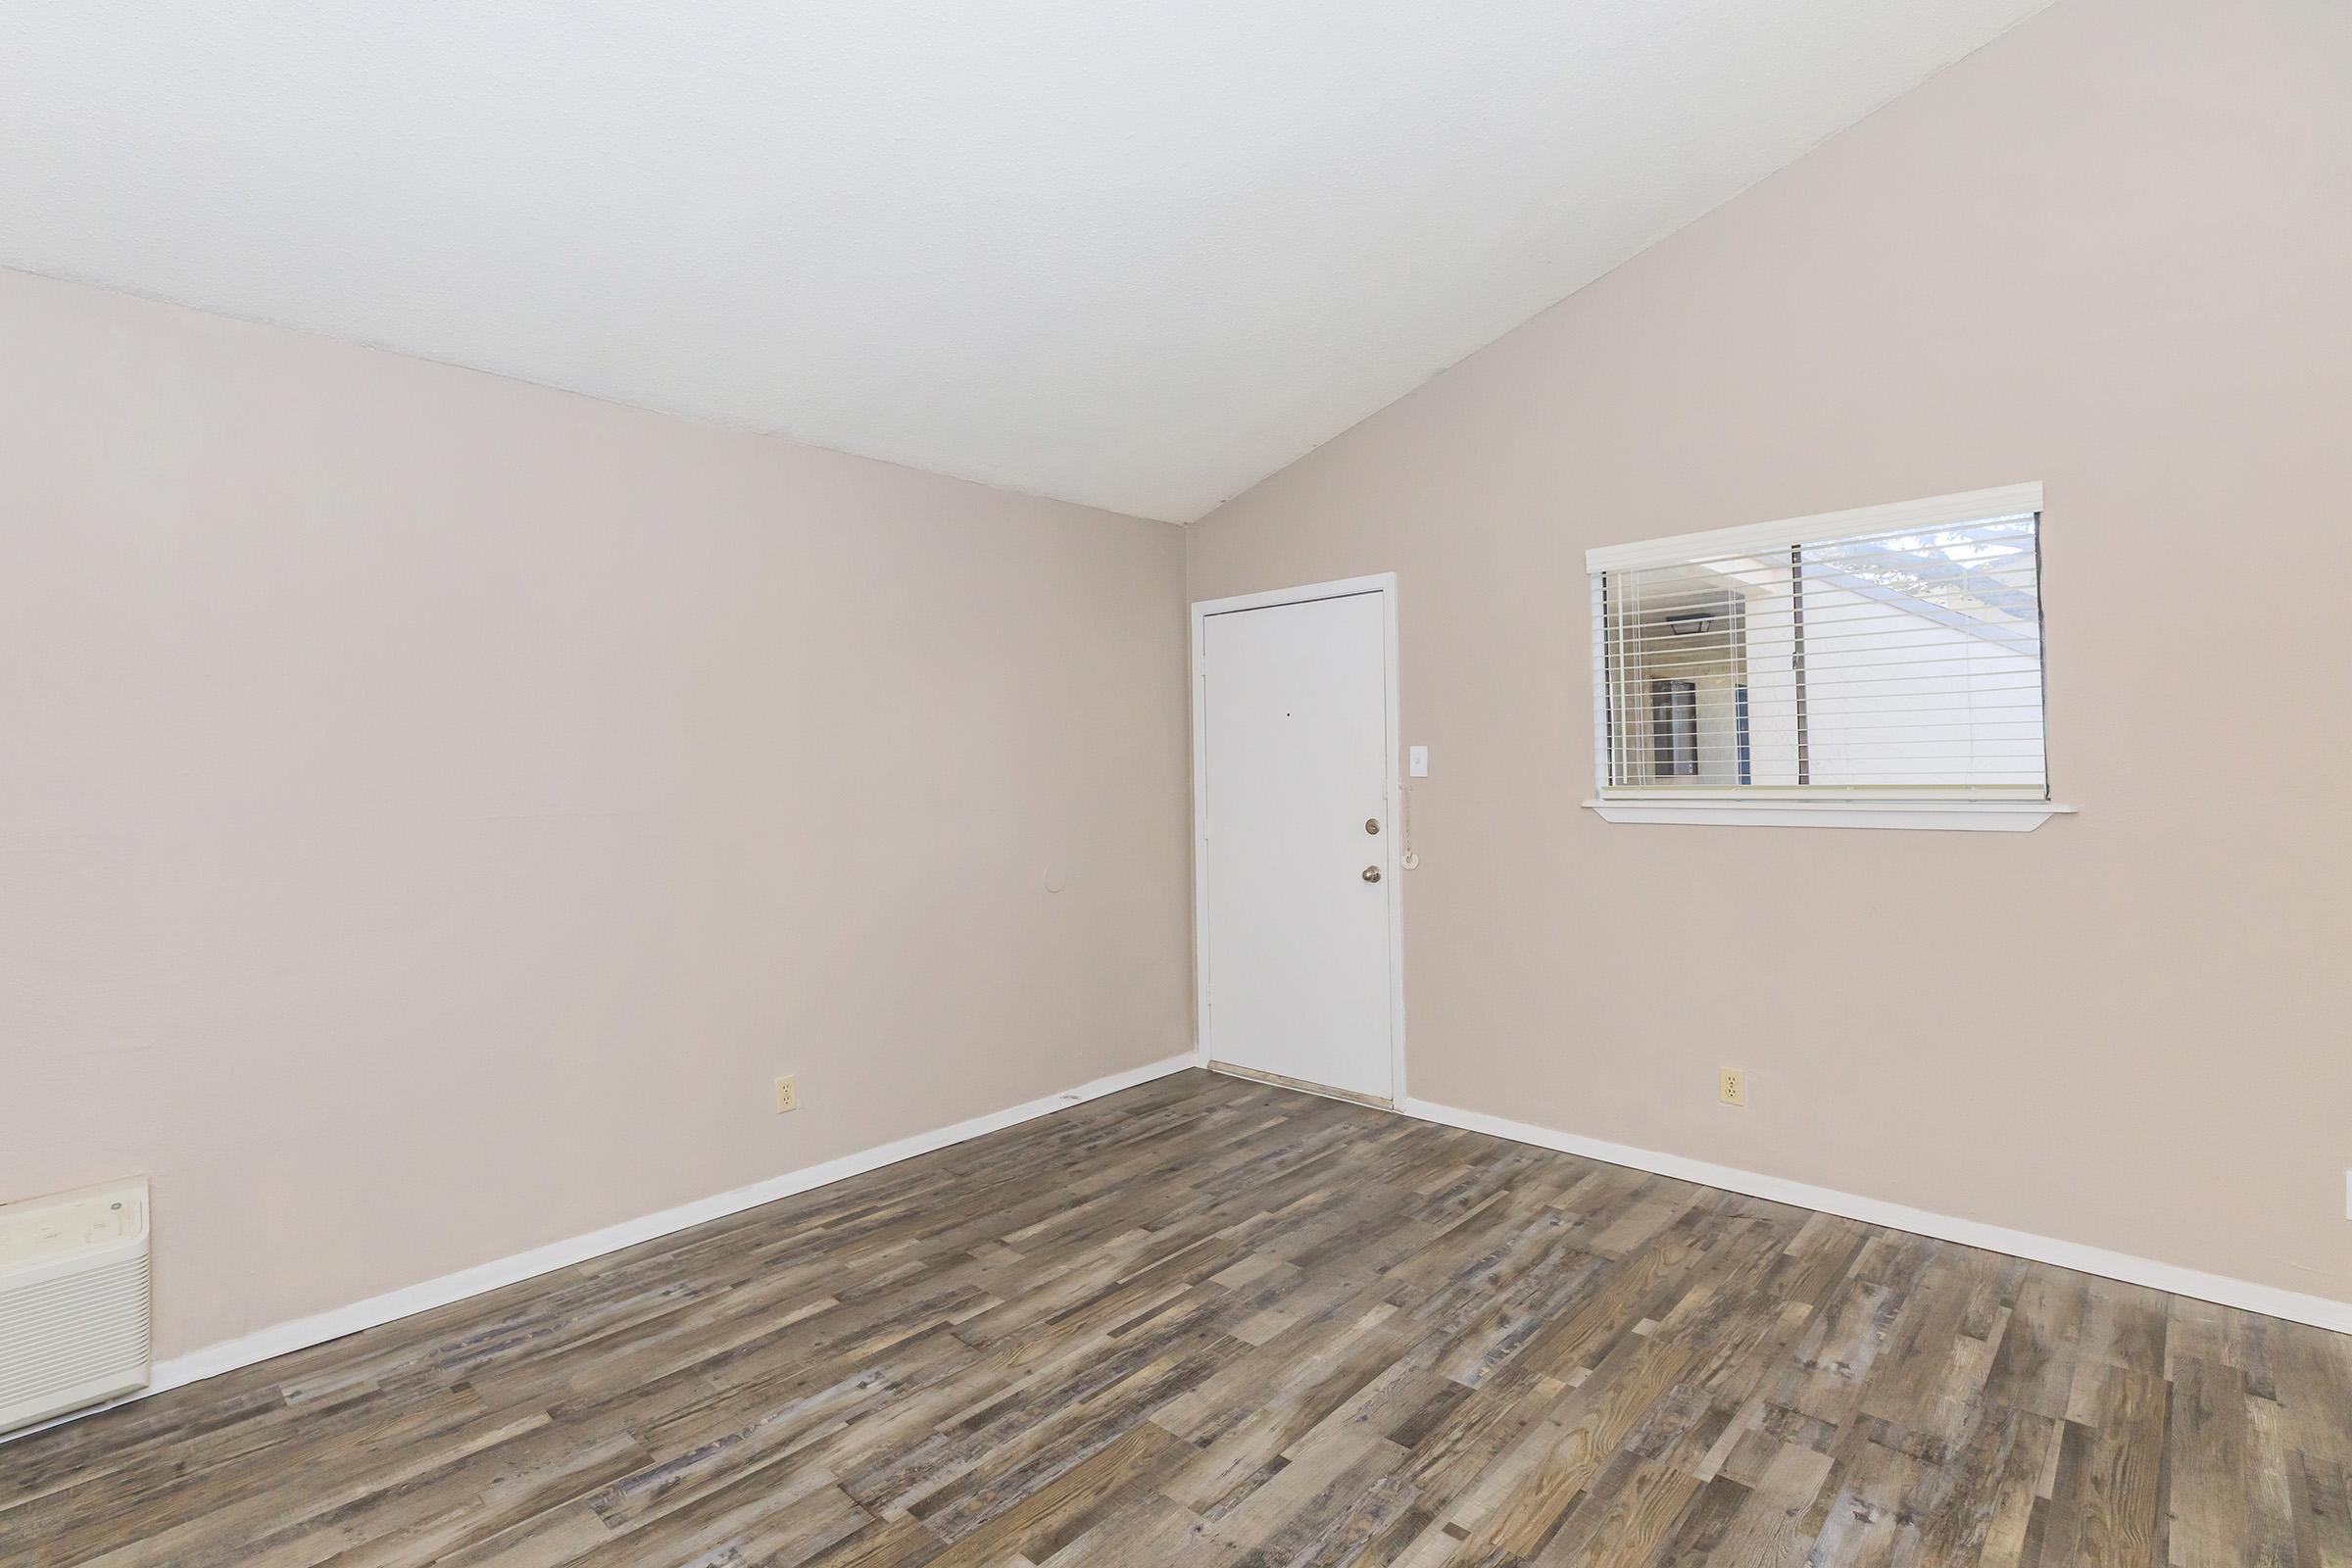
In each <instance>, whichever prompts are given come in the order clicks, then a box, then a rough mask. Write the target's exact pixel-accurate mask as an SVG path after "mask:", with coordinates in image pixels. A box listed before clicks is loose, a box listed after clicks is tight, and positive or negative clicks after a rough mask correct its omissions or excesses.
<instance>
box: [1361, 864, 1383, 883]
mask: <svg viewBox="0 0 2352 1568" xmlns="http://www.w3.org/2000/svg"><path fill="white" fill-rule="evenodd" d="M1364 880H1365V881H1367V882H1377V881H1379V880H1380V867H1379V866H1377V865H1367V866H1365V867H1364Z"/></svg>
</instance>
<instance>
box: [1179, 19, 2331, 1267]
mask: <svg viewBox="0 0 2352 1568" xmlns="http://www.w3.org/2000/svg"><path fill="white" fill-rule="evenodd" d="M2347 61H2352V7H2347V6H2344V5H2342V4H2340V3H2339V0H2272V3H2265V4H2259V5H2227V4H2222V3H2220V0H2201V3H2198V0H2060V3H2059V4H2058V5H2057V6H2056V7H2054V8H2053V9H2052V10H2050V11H2048V12H2046V13H2044V14H2042V15H2041V16H2040V17H2039V18H2037V19H2036V20H2034V21H2032V22H2029V23H2027V24H2026V25H2024V26H2022V27H2020V28H2019V29H2017V30H2016V31H2015V32H2013V33H2011V34H2010V35H2008V36H2007V37H2005V38H2003V39H2002V40H2000V41H1998V42H1996V43H1994V44H1993V45H1991V46H1990V47H1988V48H1986V49H1985V50H1984V51H1983V52H1981V53H1980V54H1978V55H1976V56H1973V57H1971V58H1970V59H1968V60H1966V61H1964V62H1962V63H1961V64H1960V65H1959V66H1957V67H1956V68H1954V69H1953V70H1952V71H1950V72H1948V73H1945V74H1944V75H1942V76H1940V77H1938V78H1937V79H1936V80H1934V81H1932V82H1930V83H1929V84H1928V85H1927V86H1925V87H1924V88H1922V89H1920V90H1919V91H1917V92H1915V93H1913V94H1911V95H1910V96H1908V97H1906V98H1904V99H1902V100H1900V101H1899V102H1897V103H1896V104H1894V105H1893V106H1891V107H1890V108H1888V109H1887V110H1886V111H1884V112H1882V113H1881V114H1879V115H1877V116H1876V117H1874V118H1872V119H1871V120H1869V121H1867V122H1865V123H1863V124H1862V125H1860V126H1858V127H1857V128H1855V129H1854V130H1852V131H1850V132H1848V133H1846V134H1845V135H1843V136H1840V137H1838V138H1837V139H1836V140H1834V141H1832V142H1830V143H1829V144H1827V145H1826V146H1824V147H1823V148H1821V149H1819V150H1818V151H1816V152H1815V153H1813V154H1812V155H1811V156H1810V157H1808V158H1806V159H1805V160H1803V161H1802V162H1800V163H1799V164H1797V165H1796V166H1794V167H1793V168H1791V169H1789V170H1788V171H1787V172H1783V173H1781V174H1779V175H1777V176H1775V177H1774V178H1772V179H1770V180H1768V181H1766V182H1765V183H1764V184H1762V185H1760V186H1758V187H1757V188H1756V189H1754V190H1752V191H1750V192H1749V193H1747V194H1746V195H1745V196H1742V197H1741V198H1740V199H1739V200H1737V201H1735V202H1733V203H1731V204H1730V205H1729V206H1727V207H1725V208H1723V209H1721V210H1719V211H1717V212H1716V213H1715V214H1713V215H1711V216H1710V217H1708V218H1706V219H1705V220H1703V221H1700V222H1698V223H1696V224H1694V225H1692V226H1691V227H1690V228H1688V229H1686V230H1684V231H1682V232H1681V233H1679V234H1677V235H1675V236H1674V237H1672V238H1671V239H1669V240H1667V241H1666V242H1664V243H1662V244H1660V245H1658V246H1657V247H1656V248H1654V249H1653V250H1651V251H1650V252H1648V253H1647V254H1645V255H1643V256H1642V257H1641V258H1639V259H1638V260H1636V261H1635V262H1633V263H1631V264H1629V265H1628V266H1626V267H1625V268H1623V269H1621V270H1619V271H1617V272H1616V273H1614V274H1612V275H1611V276H1609V277H1607V278H1604V279H1603V280H1602V281H1600V282H1599V283H1597V284H1595V285H1593V287H1592V288H1590V289H1587V290H1586V291H1584V292H1583V293H1581V294H1579V295H1578V296H1576V297H1575V298H1573V299H1571V300H1570V301H1568V302H1567V303H1565V304H1564V305H1562V306H1560V307H1558V308H1556V309H1554V310H1552V311H1551V312H1549V313H1547V314H1546V315H1544V316H1543V317H1541V318H1539V319H1537V320H1536V321H1534V322H1533V323H1531V324H1530V325H1528V326H1526V327H1524V328H1522V329H1521V330H1519V331H1518V332H1515V333H1513V334H1512V335H1511V336H1509V337H1507V338H1504V339H1503V340H1502V341H1500V342H1499V343H1496V344H1495V345H1494V346H1492V347H1490V348H1489V349H1487V350H1485V351H1484V352H1483V353H1481V354H1479V355H1477V356H1475V357H1474V358H1472V359H1471V360H1469V361H1468V362H1466V363H1465V364H1463V365H1461V366H1459V367H1457V368H1454V369H1453V370H1451V371H1449V372H1448V373H1446V375H1444V376H1442V377H1440V378H1439V379H1438V380H1436V381H1435V382H1433V383H1431V384H1430V385H1428V386H1427V387H1425V388H1423V389H1422V390H1420V391H1419V392H1416V393H1415V394H1413V395H1412V396H1410V397H1408V398H1406V399H1404V400H1403V401H1402V402H1400V403H1398V404H1397V405H1395V406H1394V407H1392V408H1390V409H1388V410H1387V411H1386V412H1384V413H1382V414H1380V415H1378V416H1375V417H1373V418H1371V419H1369V420H1367V421H1366V422H1365V423H1363V424H1362V425H1359V426H1358V427H1356V428H1355V429H1353V430H1351V431H1349V432H1348V434H1346V435H1344V436H1342V437H1340V438H1339V439H1337V440H1335V441H1333V442H1331V443H1330V444H1329V445H1328V446H1326V447H1324V448H1323V449H1322V450H1320V451H1319V452H1317V453H1315V454H1314V455H1312V456H1311V457H1309V458H1307V459H1306V460H1304V461H1302V462H1300V463H1299V464H1298V465H1297V466H1293V467H1292V468H1290V469H1288V470H1286V471H1284V472H1283V473H1281V474H1279V475H1277V476H1275V477H1274V478H1272V479H1270V480H1268V481H1266V482H1265V483H1264V484H1262V485H1261V486H1259V487H1258V488H1256V489H1255V490H1253V491H1251V492H1250V493H1249V494H1248V495H1246V496H1244V497H1242V498H1241V499H1239V500H1237V501H1235V502H1233V503H1232V504H1230V505H1228V506H1227V507H1225V508H1223V509H1222V510H1220V511H1219V512H1217V513H1215V514H1214V515H1211V516H1210V517H1209V518H1208V519H1207V520H1206V521H1205V522H1202V523H1201V524H1198V525H1196V526H1195V527H1194V528H1193V529H1192V530H1191V531H1190V539H1189V543H1190V555H1191V588H1192V593H1193V596H1194V597H1195V598H1208V597H1211V596H1216V595H1225V594H1235V593H1243V592H1249V591H1252V590H1257V589H1264V588H1272V587H1277V586H1281V585H1284V584H1289V583H1297V582H1306V581H1313V580H1318V579H1325V578H1332V577H1339V576H1345V575H1349V574H1353V573H1359V572H1369V571H1380V570H1391V569H1393V570H1395V571H1397V573H1398V574H1399V577H1400V593H1399V609H1400V614H1401V635H1402V662H1403V682H1404V689H1403V712H1404V723H1405V730H1406V734H1405V737H1404V739H1405V740H1407V741H1408V742H1412V743H1417V744H1425V745H1428V746H1429V747H1430V748H1431V750H1432V769H1431V776H1430V777H1429V778H1428V779H1427V780H1426V781H1423V783H1422V784H1421V786H1420V787H1419V788H1418V789H1417V791H1416V793H1415V795H1414V802H1413V821H1414V826H1415V828H1416V844H1417V848H1418V849H1419V850H1420V852H1421V854H1422V856H1423V863H1422V865H1421V868H1420V869H1418V870H1416V871H1414V872H1412V873H1410V874H1409V876H1408V879H1407V882H1406V890H1405V907H1406V942H1405V995H1406V1012H1407V1017H1408V1024H1409V1033H1410V1039H1409V1062H1410V1067H1409V1071H1410V1083H1411V1091H1412V1093H1413V1094H1415V1095H1417V1096H1419V1097H1422V1098H1425V1099H1429V1100H1434V1101H1438V1102H1441V1103H1449V1104H1453V1105H1457V1106H1463V1107H1468V1108H1471V1109H1476V1110H1483V1111H1488V1112H1493V1113H1495V1114H1500V1115H1505V1116H1510V1117H1513V1118H1516V1119H1519V1120H1523V1121H1530V1122H1536V1123H1539V1124H1544V1125H1548V1126H1551V1127H1555V1128H1560V1129H1565V1130H1569V1131H1573V1132H1578V1133H1583V1134H1587V1135H1591V1136H1594V1137H1598V1138H1603V1139H1609V1140H1613V1141H1616V1142H1620V1143H1626V1144H1632V1145H1636V1146H1642V1147H1646V1148H1649V1149H1653V1150H1661V1151H1667V1152H1676V1153H1681V1154H1685V1155H1690V1156H1694V1157H1698V1158H1703V1159H1707V1160H1711V1161H1715V1162H1719V1163H1722V1164H1727V1165H1733V1166H1738V1167H1742V1168H1746V1169H1750V1170H1755V1171H1760V1172H1767V1173H1771V1174H1774V1175H1779V1176H1783V1177H1788V1178H1791V1179H1795V1180H1800V1181H1805V1182H1810V1183H1815V1184H1818V1185H1823V1186H1828V1187H1833V1188H1838V1189H1842V1190H1845V1191H1848V1192H1853V1193H1859V1194H1864V1195H1868V1196H1872V1197H1877V1198H1882V1199H1887V1200H1892V1201H1899V1202H1903V1203H1908V1204H1911V1205H1914V1206H1917V1207H1921V1208H1926V1209H1930V1210H1936V1211H1940V1212H1943V1213H1948V1214H1953V1215H1959V1216H1964V1217H1970V1218H1976V1219H1981V1220H1987V1221H1993V1222H1997V1223H2001V1224H2005V1225H2009V1226H2013V1227H2017V1228H2020V1229H2024V1230H2028V1231H2032V1232H2036V1233H2040V1234H2045V1235H2048V1236H2053V1237H2059V1238H2064V1239H2067V1240H2072V1241H2078V1242H2085V1243H2091V1244H2096V1245H2100V1246H2104V1247H2108V1248H2112V1249H2116V1250H2123V1251H2126V1252H2131V1253H2136V1254H2139V1255H2141V1256H2145V1257H2150V1258H2156V1259H2161V1260H2165V1261H2169V1262H2174V1263H2179V1264H2184V1265H2189V1266H2193V1267H2197V1268H2201V1269H2206V1270H2210V1271H2214V1272H2218V1273H2222V1274H2227V1275H2232V1276H2236V1277H2240V1278H2243V1279H2248V1280H2253V1281H2258V1282H2261V1283H2265V1284H2269V1285H2273V1286H2279V1287H2284V1288H2288V1289H2291V1290H2296V1291H2303V1292H2310V1293H2314V1294H2317V1295H2321V1296H2327V1297H2333V1298H2336V1299H2352V1223H2347V1222H2346V1219H2345V1214H2344V1205H2345V1194H2344V1169H2345V1167H2346V1166H2347V1165H2352V1112H2348V1111H2347V1107H2348V1106H2352V1025H2348V1023H2347V1018H2348V1017H2352V1005H2348V1004H2347V988H2346V984H2345V980H2344V975H2345V973H2346V968H2347V963H2348V961H2352V960H2348V958H2347V954H2348V953H2352V914H2348V910H2352V891H2348V890H2352V827H2348V826H2347V824H2346V820H2345V817H2344V812H2343V806H2342V798H2343V795H2344V791H2345V787H2346V786H2345V781H2346V780H2347V778H2352V699H2348V695H2347V680H2346V671H2347V669H2348V668H2352V665H2348V663H2347V659H2346V646H2347V639H2346V635H2345V633H2344V631H2343V630H2342V628H2341V626H2340V625H2339V621H2340V618H2341V617H2340V616H2339V615H2338V613H2337V605H2338V602H2339V601H2340V600H2341V599H2342V598H2343V597H2344V595H2343V592H2342V590H2341V589H2340V587H2339V586H2338V584H2337V578H2338V576H2339V575H2340V573H2341V570H2342V565H2343V557H2344V552H2345V549H2346V542H2347V539H2348V538H2352V533H2348V531H2347V530H2348V527H2352V523H2348V520H2347V500H2346V498H2347V497H2348V496H2352V74H2348V73H2347V66H2346V62H2347ZM2028 479H2040V480H2043V481H2045V482H2046V484H2047V486H2048V514H2047V524H2046V539H2045V545H2044V549H2045V556H2046V567H2047V573H2046V581H2045V586H2044V591H2045V597H2046V601H2047V614H2048V622H2049V645H2050V669H2049V692H2050V710H2049V727H2050V757H2051V768H2052V775H2053V778H2054V780H2055V784H2056V788H2057V791H2058V793H2059V795H2060V796H2061V797H2062V798H2063V799H2065V800H2067V801H2069V802H2072V803H2074V804H2076V805H2078V806H2080V807H2081V808H2082V815H2081V816H2080V817H2077V818H2075V819H2072V820H2061V821H2056V822H2053V823H2051V824H2050V825H2048V826H2047V827H2044V828H2043V829H2041V830H2040V831H2039V832H2036V833H2033V834H2026V835H2014V836H2012V835H1994V834H1940V833H1856V832H1838V831H1821V830H1802V829H1740V828H1691V827H1683V828H1670V827H1633V826H1610V825H1607V824H1604V823H1602V822H1599V821H1597V820H1596V819H1594V818H1593V816H1592V815H1591V813H1589V812H1586V811H1583V810H1581V809H1578V805H1577V803H1578V802H1580V801H1582V800H1584V799H1585V798H1586V797H1587V796H1589V795H1590V794H1591V792H1592V779H1593V758H1592V718H1591V711H1590V703H1591V698H1590V669H1589V662H1590V661H1589V638H1590V624H1589V620H1588V615H1587V609H1586V598H1585V590H1584V575H1583V558H1584V552H1585V550H1586V548H1587V547H1588V546H1592V545H1598V544H1607V543H1615V542H1620V541H1626V540H1635V539H1641V538H1643V537H1648V536H1656V535H1661V534H1669V533H1681V532H1686V531H1690V530H1693V529H1701V528H1709V527H1716V526H1724V525H1730V524H1734V523H1743V522H1755V521H1763V520H1767V519H1771V518H1776V517H1786V516H1794V515H1803V514H1809V513H1815V512H1824V511H1830V510H1833V509H1837V508H1843V507H1853V506H1861V505H1867V504H1870V503H1874V502H1883V501H1899V500H1904V499H1907V498H1912V497H1919V496H1929V495H1936V494H1942V493H1947V492H1951V491H1956V490H1965V489H1973V488H1977V487H1980V486H1985V485H1995V484H2006V483H2010V482H2013V481H2019V480H2028ZM2229 552H2237V553H2238V554H2237V556H2236V562H2237V564H2227V563H2228V562H2229V559H2230V558H2229V555H2228V553H2229ZM2250 588H2251V589H2252V590H2253V591H2249V589H2250ZM1759 909H1766V910H1769V911H1770V912H1769V914H1768V915H1766V916H1764V917H1761V918H1760V917H1759V914H1758V911H1759ZM1718 1042H1722V1043H1718ZM1719 1063H1728V1064H1736V1065H1740V1066H1743V1067H1745V1068H1746V1069H1747V1070H1748V1073H1749V1075H1750V1077H1749V1089H1748V1096H1749V1108H1748V1109H1746V1110H1744V1111H1737V1110H1732V1109H1728V1108H1724V1107H1720V1106H1718V1105H1716V1104H1715V1103H1713V1092H1714V1082H1713V1074H1714V1071H1715V1068H1716V1066H1717V1065H1718V1064H1719Z"/></svg>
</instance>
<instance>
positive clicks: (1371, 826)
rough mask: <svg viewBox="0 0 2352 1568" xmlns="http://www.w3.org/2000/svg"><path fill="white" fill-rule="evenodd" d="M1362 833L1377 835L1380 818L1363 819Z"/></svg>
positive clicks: (1368, 817) (1369, 817)
mask: <svg viewBox="0 0 2352 1568" xmlns="http://www.w3.org/2000/svg"><path fill="white" fill-rule="evenodd" d="M1364 831H1365V832H1367V833H1377V832H1379V831H1380V818H1379V817H1377V816H1367V817H1365V818H1364Z"/></svg>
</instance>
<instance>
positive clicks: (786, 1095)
mask: <svg viewBox="0 0 2352 1568" xmlns="http://www.w3.org/2000/svg"><path fill="white" fill-rule="evenodd" d="M800 1108H801V1086H800V1085H799V1084H798V1083H796V1082H794V1081H793V1076H792V1074H790V1073H786V1074H785V1075H784V1076H783V1077H781V1078H779V1079H777V1080H776V1114H777V1115H779V1116H781V1115H782V1114H784V1112H786V1111H788V1110H798V1109H800Z"/></svg>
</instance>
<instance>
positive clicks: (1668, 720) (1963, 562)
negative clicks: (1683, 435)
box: [1587, 485, 2048, 799]
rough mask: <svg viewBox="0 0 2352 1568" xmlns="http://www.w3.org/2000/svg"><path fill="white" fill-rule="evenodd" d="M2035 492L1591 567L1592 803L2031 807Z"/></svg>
mask: <svg viewBox="0 0 2352 1568" xmlns="http://www.w3.org/2000/svg"><path fill="white" fill-rule="evenodd" d="M2040 506H2041V497H2040V487H2039V486H2037V485H2024V486H2015V487H2011V488H2010V489H2007V490H1999V491H1980V492H1976V493H1974V494H1971V495H1968V496H1952V497H1942V498H1938V499H1937V500H1936V501H1932V502H1918V503H1910V504H1906V505H1904V506H1898V507H1887V508H1872V509H1866V510H1865V511H1862V512H1856V513H1841V514H1834V515H1829V516H1825V517H1815V518H1801V519H1797V520H1795V521H1792V522H1787V523H1776V524H1766V525H1762V526H1760V527H1747V528H1735V529H1726V530H1723V531H1722V532H1719V533H1713V534H1694V535H1686V536H1683V537H1681V538H1677V539H1666V540H1658V541H1654V542H1652V543H1649V544H1642V545H1629V546H1619V547H1614V548H1611V549H1608V550H1598V551H1594V552H1593V553H1592V555H1591V556H1590V557H1589V558H1588V563H1587V564H1588V566H1589V567H1590V568H1591V569H1592V574H1593V611H1594V615H1593V636H1594V670H1595V676H1596V691H1595V720H1594V741H1595V744H1596V746H1597V747H1598V748H1599V752H1600V756H1601V759H1602V767H1601V772H1602V777H1601V780H1600V782H1601V788H1602V793H1603V794H1604V796H1614V797H1620V798H1622V797H1627V796H1635V797H1639V796H1655V795H1676V796H1690V795H1694V794H1697V795H1704V794H1724V795H1737V794H1740V793H1741V792H1756V791H1775V792H1780V793H1806V792H1810V793H1817V794H1835V795H1855V794H1888V795H1904V796H1922V797H1931V798H1933V797H1937V796H1948V797H1952V798H1968V797H1977V796H2007V797H2030V798H2034V799H2043V798H2046V797H2047V795H2048V777H2047V771H2046V768H2045V766H2044V760H2043V750H2042V643H2041V572H2040V551H2039V522H2040Z"/></svg>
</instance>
